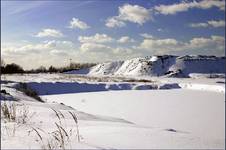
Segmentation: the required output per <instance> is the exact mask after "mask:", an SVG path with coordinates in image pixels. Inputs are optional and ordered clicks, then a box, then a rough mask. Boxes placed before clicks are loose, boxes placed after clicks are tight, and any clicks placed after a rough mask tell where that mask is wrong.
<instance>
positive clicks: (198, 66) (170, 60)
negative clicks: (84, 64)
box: [69, 55, 225, 77]
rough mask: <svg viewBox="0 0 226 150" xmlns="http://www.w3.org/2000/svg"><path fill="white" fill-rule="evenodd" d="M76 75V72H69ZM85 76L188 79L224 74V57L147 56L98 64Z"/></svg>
mask: <svg viewBox="0 0 226 150" xmlns="http://www.w3.org/2000/svg"><path fill="white" fill-rule="evenodd" d="M69 73H76V72H73V71H72V72H69ZM85 74H87V75H119V76H168V77H189V76H190V75H192V74H225V57H216V56H200V55H199V56H188V55H187V56H172V55H162V56H149V57H144V58H142V57H140V58H133V59H129V60H126V61H115V62H106V63H101V64H98V65H96V66H94V67H92V68H90V69H88V70H87V71H86V73H85Z"/></svg>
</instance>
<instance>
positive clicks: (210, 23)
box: [189, 20, 225, 28]
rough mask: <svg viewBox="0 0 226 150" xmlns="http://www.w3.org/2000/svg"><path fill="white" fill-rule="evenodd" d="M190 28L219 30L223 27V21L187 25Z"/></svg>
mask: <svg viewBox="0 0 226 150" xmlns="http://www.w3.org/2000/svg"><path fill="white" fill-rule="evenodd" d="M189 26H190V27H192V28H201V27H203V28H206V27H214V28H219V27H225V21H224V20H210V21H207V22H200V23H191V24H190V25H189Z"/></svg>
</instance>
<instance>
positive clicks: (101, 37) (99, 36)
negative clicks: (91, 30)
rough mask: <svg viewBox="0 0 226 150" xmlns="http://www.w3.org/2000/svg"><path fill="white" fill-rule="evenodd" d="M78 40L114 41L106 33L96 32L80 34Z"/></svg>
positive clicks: (90, 41) (93, 41) (82, 41)
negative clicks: (88, 34)
mask: <svg viewBox="0 0 226 150" xmlns="http://www.w3.org/2000/svg"><path fill="white" fill-rule="evenodd" d="M78 40H79V42H81V43H108V42H112V41H113V38H112V37H110V36H108V35H106V34H99V33H96V34H95V35H93V36H79V37H78Z"/></svg>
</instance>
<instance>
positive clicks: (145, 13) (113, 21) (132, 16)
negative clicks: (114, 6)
mask: <svg viewBox="0 0 226 150" xmlns="http://www.w3.org/2000/svg"><path fill="white" fill-rule="evenodd" d="M118 11H119V12H118V13H119V14H118V16H113V17H110V18H108V19H107V20H106V24H105V25H106V26H107V27H110V28H113V27H123V26H125V22H126V21H128V22H132V23H137V24H139V25H142V24H144V23H145V22H147V21H148V20H150V19H152V17H151V15H150V11H149V10H148V9H146V8H144V7H142V6H139V5H130V4H125V5H123V6H120V7H119V10H118Z"/></svg>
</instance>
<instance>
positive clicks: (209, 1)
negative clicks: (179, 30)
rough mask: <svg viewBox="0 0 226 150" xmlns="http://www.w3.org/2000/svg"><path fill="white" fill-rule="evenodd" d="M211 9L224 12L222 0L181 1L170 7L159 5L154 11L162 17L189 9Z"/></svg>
mask: <svg viewBox="0 0 226 150" xmlns="http://www.w3.org/2000/svg"><path fill="white" fill-rule="evenodd" d="M212 7H217V8H219V9H220V10H225V1H224V0H202V1H198V2H197V1H191V2H186V1H182V2H181V3H176V4H171V5H159V6H155V7H154V10H155V11H157V13H160V14H163V15H173V14H176V13H178V12H184V11H188V10H189V9H191V8H200V9H209V8H212Z"/></svg>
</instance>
